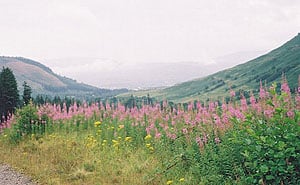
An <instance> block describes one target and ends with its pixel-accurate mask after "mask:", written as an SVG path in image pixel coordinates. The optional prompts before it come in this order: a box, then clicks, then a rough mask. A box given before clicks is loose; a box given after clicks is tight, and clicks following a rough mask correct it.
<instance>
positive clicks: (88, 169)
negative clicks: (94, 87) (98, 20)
mask: <svg viewBox="0 0 300 185" xmlns="http://www.w3.org/2000/svg"><path fill="white" fill-rule="evenodd" d="M276 89H278V87H277V86H276V84H273V85H272V86H271V87H270V88H269V89H267V88H266V87H263V86H262V84H261V85H260V93H259V97H255V96H254V95H253V94H251V96H250V98H249V99H246V98H245V97H244V96H243V95H241V98H240V100H239V101H238V100H235V99H237V97H235V96H236V95H235V93H234V92H233V91H232V92H230V95H231V101H229V102H228V103H225V102H223V103H222V104H220V103H218V102H209V103H207V104H203V103H201V102H192V103H190V104H188V106H187V108H184V107H183V106H182V105H180V104H178V105H176V106H170V105H169V104H168V102H166V101H165V102H163V103H162V104H156V105H153V106H152V105H143V106H142V107H140V108H137V107H133V108H130V109H129V108H126V107H125V106H124V105H122V104H121V103H118V104H109V103H105V104H104V103H101V102H100V103H93V104H90V105H89V104H87V103H83V104H82V105H81V106H77V104H76V103H75V104H74V105H73V106H71V107H70V108H69V109H67V107H66V105H65V104H64V105H63V106H62V107H60V105H55V104H54V105H52V104H44V105H41V106H39V107H34V108H32V105H28V106H31V108H30V107H27V108H26V107H25V108H24V110H23V111H21V110H20V111H19V114H18V116H16V117H15V118H14V124H12V126H11V128H10V129H5V130H4V131H3V134H1V136H0V139H1V143H2V145H1V148H2V147H10V150H9V151H14V148H16V147H18V145H20V146H22V147H23V150H22V151H23V153H24V151H25V153H31V155H39V157H42V156H43V154H42V152H43V151H42V148H48V150H49V148H51V149H53V151H54V153H53V156H52V157H54V158H55V157H56V158H57V161H56V160H54V159H51V160H48V161H50V163H51V164H49V165H48V166H51V165H52V166H53V167H52V168H54V169H52V173H53V176H55V177H56V178H57V179H64V180H57V181H51V183H53V184H59V183H61V184H80V183H83V184H84V183H86V184H89V183H95V184H96V182H95V181H89V180H90V179H96V180H97V177H99V179H98V182H99V183H100V184H105V183H107V184H109V183H120V184H132V183H134V184H300V172H299V170H300V144H299V143H300V112H299V110H300V86H299V87H298V89H296V90H295V94H291V92H290V89H289V86H288V84H287V82H286V80H283V82H282V84H281V87H280V92H277V91H276ZM33 110H35V111H33ZM22 115H24V116H25V117H26V118H28V117H32V119H31V120H27V119H25V118H24V116H22ZM41 124H44V126H41ZM20 138H21V139H20ZM22 138H23V139H22ZM11 140H13V141H14V140H18V141H20V143H18V142H15V143H16V145H13V146H12V145H9V143H11V142H10V141H11ZM24 143H25V144H24ZM51 144H52V145H53V144H56V145H59V144H61V145H62V146H63V148H64V149H62V150H63V154H61V155H63V156H66V159H64V158H63V156H57V155H59V153H57V155H56V154H55V151H56V150H55V147H53V146H48V145H51ZM24 145H25V146H24ZM44 145H47V147H46V146H44ZM24 148H25V149H24ZM26 148H30V150H26ZM36 153H39V154H36ZM27 155H28V154H27ZM35 157H38V156H35ZM59 159H61V160H59ZM4 162H5V161H4ZM10 162H11V161H10ZM121 164H123V165H127V168H126V170H127V171H122V170H120V169H118V168H119V166H118V165H121ZM16 165H17V164H16ZM34 165H35V164H34ZM36 165H39V164H36ZM22 167H23V168H29V167H26V166H25V167H24V166H22ZM103 167H106V168H109V169H106V170H105V169H103ZM114 167H115V168H114ZM107 170H111V171H113V172H111V174H109V173H108V172H107ZM40 173H41V172H33V174H32V175H33V176H34V177H36V178H37V179H39V180H40V181H42V182H47V183H49V184H50V182H49V181H43V179H42V177H43V176H42V175H41V174H40ZM133 174H135V175H136V176H134V175H133ZM126 175H129V176H130V175H131V176H133V177H135V179H136V178H138V179H139V180H137V181H136V180H132V179H131V180H128V179H126V178H125V179H124V177H125V176H126ZM104 176H105V177H106V178H109V179H114V180H115V181H113V180H112V181H104V180H103V179H101V178H100V177H104ZM116 176H117V177H119V178H116Z"/></svg>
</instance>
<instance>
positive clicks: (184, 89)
mask: <svg viewBox="0 0 300 185" xmlns="http://www.w3.org/2000/svg"><path fill="white" fill-rule="evenodd" d="M283 74H284V75H285V76H286V78H287V80H288V82H289V85H290V87H291V89H292V90H293V89H295V88H296V87H297V86H298V76H299V75H300V33H299V34H298V35H297V36H296V37H294V38H293V39H291V40H290V41H288V42H287V43H285V44H284V45H282V46H281V47H279V48H277V49H274V50H272V51H271V52H269V53H267V54H265V55H262V56H260V57H258V58H256V59H253V60H250V61H249V62H246V63H244V64H240V65H237V66H235V67H232V68H230V69H226V70H223V71H219V72H217V73H214V74H212V75H209V76H206V77H203V78H198V79H195V80H192V81H187V82H184V83H180V84H178V85H175V86H172V87H168V88H164V89H156V90H150V91H137V92H130V93H127V94H124V95H122V96H128V95H131V94H133V95H135V96H146V95H147V94H150V96H152V97H156V98H157V99H158V100H163V99H166V100H169V101H173V102H188V101H192V100H203V101H205V100H207V99H222V97H225V96H227V95H229V89H233V90H235V91H240V90H242V91H248V92H249V91H253V92H257V91H258V89H259V82H260V80H261V81H262V82H263V83H264V84H266V85H267V86H270V85H271V84H272V83H273V82H277V83H280V82H281V81H282V75H283Z"/></svg>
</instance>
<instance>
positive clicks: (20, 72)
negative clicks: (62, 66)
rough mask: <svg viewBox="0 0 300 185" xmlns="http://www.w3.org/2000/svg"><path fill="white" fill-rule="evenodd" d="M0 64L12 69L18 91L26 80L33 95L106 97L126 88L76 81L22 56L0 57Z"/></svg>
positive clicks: (124, 90)
mask: <svg viewBox="0 0 300 185" xmlns="http://www.w3.org/2000/svg"><path fill="white" fill-rule="evenodd" d="M0 66H3V67H9V68H10V69H12V71H13V73H14V75H15V77H16V79H17V83H18V89H19V91H21V90H22V84H23V82H24V81H26V82H27V83H28V84H29V85H30V86H31V88H32V91H33V96H35V95H38V94H41V95H49V96H56V95H58V96H75V97H78V98H79V97H84V98H88V97H92V96H93V97H95V96H96V97H106V96H113V95H116V94H118V93H120V92H126V91H127V89H119V90H109V89H100V88H97V87H93V86H91V85H87V84H84V83H78V82H77V81H76V80H73V79H70V78H67V77H62V76H60V75H57V74H55V73H54V72H53V71H52V70H51V69H50V68H49V67H46V66H45V65H43V64H41V63H39V62H36V61H33V60H30V59H27V58H23V57H7V56H1V57H0Z"/></svg>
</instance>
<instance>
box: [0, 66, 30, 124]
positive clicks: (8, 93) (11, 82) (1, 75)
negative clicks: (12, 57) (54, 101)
mask: <svg viewBox="0 0 300 185" xmlns="http://www.w3.org/2000/svg"><path fill="white" fill-rule="evenodd" d="M23 88H24V91H23V96H22V101H23V102H21V101H20V96H19V91H18V84H17V81H16V78H15V76H14V74H13V71H12V70H11V69H10V68H7V67H3V68H2V71H1V72H0V114H1V121H0V122H4V121H6V120H7V119H8V118H9V116H10V115H11V114H12V113H14V112H15V110H16V108H17V107H21V106H23V105H27V104H28V103H29V102H30V99H31V87H30V86H29V85H28V84H27V83H26V82H24V84H23Z"/></svg>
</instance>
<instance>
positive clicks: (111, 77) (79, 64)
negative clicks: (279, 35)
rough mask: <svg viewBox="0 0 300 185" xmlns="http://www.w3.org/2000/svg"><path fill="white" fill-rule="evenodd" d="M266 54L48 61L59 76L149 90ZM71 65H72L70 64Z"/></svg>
mask: <svg viewBox="0 0 300 185" xmlns="http://www.w3.org/2000/svg"><path fill="white" fill-rule="evenodd" d="M263 53H266V52H264V51H240V52H236V53H232V54H229V55H225V56H221V57H217V58H214V59H209V58H206V59H204V58H202V59H198V60H195V61H189V60H186V61H175V62H153V61H152V62H151V61H149V62H139V63H123V62H120V61H117V60H113V59H108V58H96V57H95V58H93V57H76V58H60V59H59V58H57V59H48V60H47V61H48V63H49V64H50V63H51V65H52V66H51V69H53V70H54V71H55V72H57V73H58V74H65V75H67V76H68V77H72V78H75V79H77V80H79V81H82V82H86V83H88V84H91V85H95V86H99V85H101V87H103V88H123V87H126V88H129V89H149V88H155V87H170V86H172V85H175V84H177V83H182V82H186V81H188V80H192V79H195V78H199V77H204V76H207V75H210V74H213V73H215V72H217V71H220V70H223V69H225V68H229V67H233V66H235V65H237V64H240V63H242V62H246V61H248V60H250V59H253V58H256V57H257V56H260V55H261V54H263ZM66 61H68V62H66ZM87 61H88V62H87ZM84 62H86V64H85V65H83V63H84ZM70 63H72V65H69V64H70ZM90 76H93V78H90ZM137 77H138V78H137Z"/></svg>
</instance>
